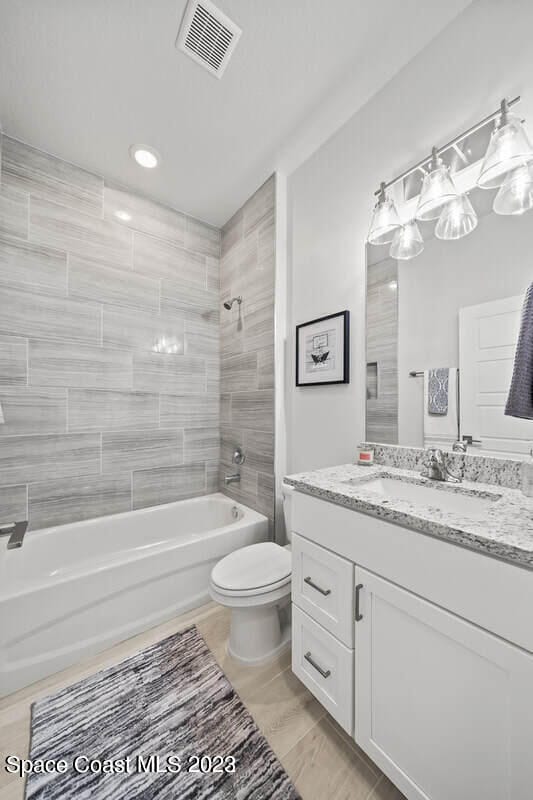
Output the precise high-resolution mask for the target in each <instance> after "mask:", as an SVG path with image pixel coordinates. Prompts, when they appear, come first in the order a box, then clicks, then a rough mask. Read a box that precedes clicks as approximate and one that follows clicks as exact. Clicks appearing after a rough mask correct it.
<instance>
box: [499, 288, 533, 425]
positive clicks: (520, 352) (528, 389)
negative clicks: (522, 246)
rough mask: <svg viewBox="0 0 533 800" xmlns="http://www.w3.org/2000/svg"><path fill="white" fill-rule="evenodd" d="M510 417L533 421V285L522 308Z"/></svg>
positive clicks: (508, 401)
mask: <svg viewBox="0 0 533 800" xmlns="http://www.w3.org/2000/svg"><path fill="white" fill-rule="evenodd" d="M505 414H507V416H508V417H519V418H520V419H533V283H532V284H531V286H530V287H529V289H528V290H527V292H526V297H525V300H524V305H523V307H522V321H521V323H520V334H519V336H518V344H517V346H516V354H515V361H514V368H513V377H512V380H511V387H510V389H509V397H508V398H507V405H506V406H505Z"/></svg>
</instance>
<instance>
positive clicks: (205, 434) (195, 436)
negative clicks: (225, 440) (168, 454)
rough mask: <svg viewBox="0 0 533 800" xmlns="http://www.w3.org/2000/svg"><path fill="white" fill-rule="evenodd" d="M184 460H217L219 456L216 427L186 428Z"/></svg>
mask: <svg viewBox="0 0 533 800" xmlns="http://www.w3.org/2000/svg"><path fill="white" fill-rule="evenodd" d="M183 446H184V457H185V462H186V463H188V464H194V463H197V462H199V461H218V460H219V458H220V431H219V429H218V427H216V428H186V429H185V438H184V445H183Z"/></svg>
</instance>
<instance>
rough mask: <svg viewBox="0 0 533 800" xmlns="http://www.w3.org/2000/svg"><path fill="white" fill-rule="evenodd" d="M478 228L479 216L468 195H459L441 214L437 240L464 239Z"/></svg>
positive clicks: (436, 231) (436, 227)
mask: <svg viewBox="0 0 533 800" xmlns="http://www.w3.org/2000/svg"><path fill="white" fill-rule="evenodd" d="M476 226H477V214H476V212H475V211H474V207H473V206H472V203H471V202H470V200H469V199H468V196H467V195H466V194H460V195H458V196H457V197H456V198H455V199H454V200H452V201H451V203H448V205H446V206H445V207H444V208H443V209H442V212H441V215H440V217H439V221H438V222H437V224H436V226H435V236H436V237H437V239H448V240H449V239H462V238H463V236H468V234H469V233H472V231H473V230H474V228H475V227H476Z"/></svg>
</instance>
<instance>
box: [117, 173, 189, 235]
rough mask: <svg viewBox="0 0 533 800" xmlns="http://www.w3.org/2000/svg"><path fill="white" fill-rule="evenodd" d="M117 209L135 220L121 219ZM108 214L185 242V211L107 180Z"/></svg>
mask: <svg viewBox="0 0 533 800" xmlns="http://www.w3.org/2000/svg"><path fill="white" fill-rule="evenodd" d="M117 212H125V213H126V214H129V215H130V216H131V219H129V220H121V219H120V218H118V217H117V216H116V213H117ZM104 217H105V219H108V220H109V221H110V222H118V223H119V224H120V225H124V226H126V227H127V228H132V229H133V230H136V231H140V232H142V233H148V234H149V235H150V236H156V237H158V238H160V239H168V241H170V242H173V243H174V244H178V245H184V244H185V216H184V215H183V214H180V212H179V211H175V210H174V209H173V208H169V207H168V206H163V205H161V203H157V202H155V201H154V200H150V199H148V198H147V197H142V196H141V195H138V194H135V193H134V192H130V191H129V190H128V189H126V188H124V187H121V186H118V185H116V184H113V183H108V182H107V181H106V183H105V188H104ZM192 249H194V248H192Z"/></svg>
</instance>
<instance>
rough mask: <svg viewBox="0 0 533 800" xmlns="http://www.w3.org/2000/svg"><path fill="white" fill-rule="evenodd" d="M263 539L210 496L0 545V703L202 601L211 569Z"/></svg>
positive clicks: (224, 501) (246, 512)
mask: <svg viewBox="0 0 533 800" xmlns="http://www.w3.org/2000/svg"><path fill="white" fill-rule="evenodd" d="M233 509H237V511H236V512H233V513H232V510H233ZM234 513H235V514H237V518H234V515H233V514H234ZM267 538H268V520H267V518H266V517H264V516H263V515H262V514H258V513H256V512H255V511H252V510H251V509H249V508H247V507H246V506H243V505H241V504H240V503H235V502H234V501H233V500H230V499H229V498H227V497H225V496H224V495H222V494H212V495H208V496H206V497H199V498H195V499H193V500H182V501H180V502H177V503H170V504H168V505H164V506H157V507H155V508H147V509H143V510H141V511H132V512H128V513H126V514H116V515H113V516H109V517H100V518H98V519H93V520H87V521H84V522H76V523H73V524H72V525H61V526H59V527H54V528H45V529H43V530H40V531H35V532H33V533H28V534H26V538H25V540H24V545H23V547H22V548H20V549H17V550H7V548H6V544H7V538H5V539H4V538H2V539H0V696H2V695H5V694H9V693H10V692H13V691H15V690H16V689H19V688H21V687H23V686H27V685H28V684H30V683H33V682H34V681H36V680H39V679H40V678H43V677H45V676H46V675H49V674H51V673H53V672H57V671H58V670H60V669H63V668H64V667H67V666H69V665H70V664H73V663H76V662H77V661H78V660H79V659H80V658H81V657H82V656H85V655H88V654H92V653H96V652H98V651H100V650H103V649H105V648H106V647H108V646H110V645H112V644H115V643H116V642H119V641H121V640H123V639H127V638H128V637H130V636H133V635H134V634H136V633H139V632H140V631H142V630H146V629H147V628H150V627H152V626H153V625H157V624H158V623H160V622H163V621H164V620H166V619H169V618H170V617H172V616H174V615H175V614H180V613H182V612H184V611H187V610H188V609H190V608H194V607H196V606H199V605H201V604H202V603H204V602H207V600H208V599H209V595H208V591H207V585H208V578H209V574H210V572H211V569H212V567H213V565H214V564H215V563H216V562H217V561H218V560H219V559H220V558H222V557H223V556H225V555H226V554H227V553H230V552H232V551H233V550H236V549H237V548H238V547H243V546H244V545H248V544H254V543H255V542H260V541H265V540H266V539H267Z"/></svg>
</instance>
